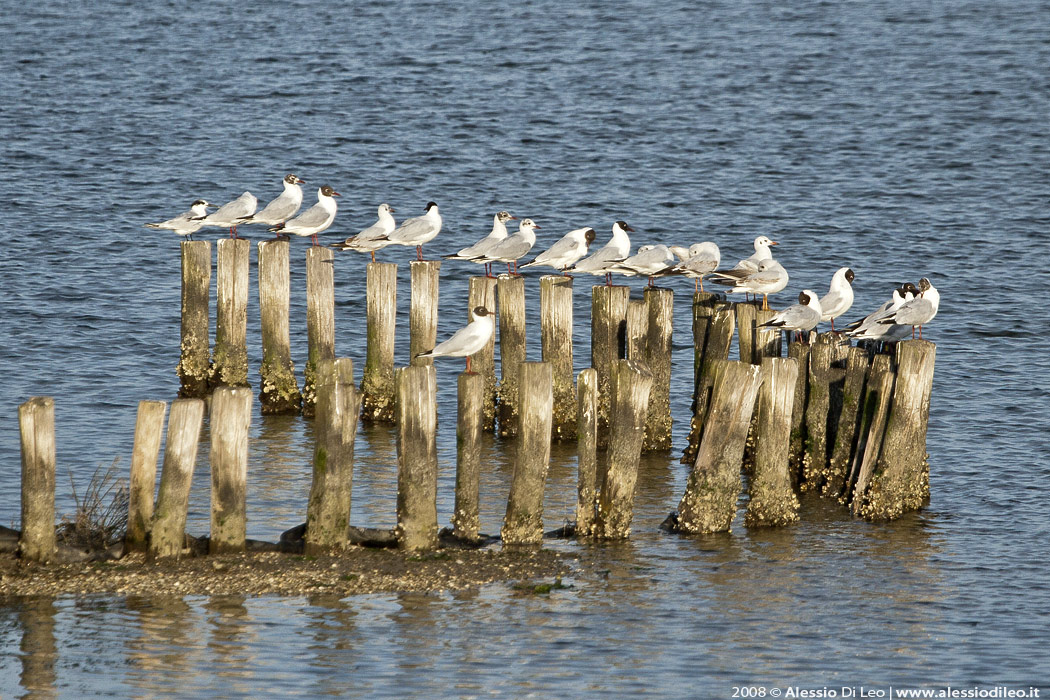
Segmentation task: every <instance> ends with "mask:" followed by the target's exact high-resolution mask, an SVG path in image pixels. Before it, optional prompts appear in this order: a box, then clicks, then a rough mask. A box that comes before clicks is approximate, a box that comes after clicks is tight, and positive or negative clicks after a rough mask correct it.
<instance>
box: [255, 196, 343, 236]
mask: <svg viewBox="0 0 1050 700" xmlns="http://www.w3.org/2000/svg"><path fill="white" fill-rule="evenodd" d="M339 196H340V194H339V193H338V192H336V191H335V190H333V189H332V188H331V187H329V186H328V185H322V186H321V187H320V189H318V190H317V204H315V205H313V206H312V207H310V208H309V209H307V210H306V211H304V212H303V213H302V214H300V215H299V216H297V217H295V218H294V219H290V220H288V221H285V222H284V223H283V224H277V225H276V226H274V227H272V228H271V229H270V231H273V232H274V233H276V234H278V235H280V236H284V237H286V238H287V237H288V234H289V233H294V234H295V235H296V236H310V237H312V238H313V241H314V245H318V243H317V234H319V233H321V232H322V231H324V230H326V229H327V228H328V227H329V226H331V225H332V222H333V221H335V212H336V209H337V208H338V207H337V205H336V203H335V198H336V197H339Z"/></svg>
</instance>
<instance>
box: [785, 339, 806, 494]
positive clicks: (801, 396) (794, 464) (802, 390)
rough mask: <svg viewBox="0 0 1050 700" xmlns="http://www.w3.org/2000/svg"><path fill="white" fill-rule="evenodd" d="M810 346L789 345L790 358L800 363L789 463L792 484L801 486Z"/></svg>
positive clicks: (790, 343)
mask: <svg viewBox="0 0 1050 700" xmlns="http://www.w3.org/2000/svg"><path fill="white" fill-rule="evenodd" d="M809 347H810V346H809V344H808V343H799V342H789V343H788V357H791V358H794V360H795V361H796V362H797V363H798V378H797V379H796V380H795V400H794V402H793V404H792V407H791V438H790V440H789V442H788V463H789V464H790V471H791V483H792V484H793V485H795V486H798V485H799V482H800V481H801V480H802V458H803V455H804V454H805V446H806V442H805V441H806V421H805V418H806V399H807V397H808V396H809Z"/></svg>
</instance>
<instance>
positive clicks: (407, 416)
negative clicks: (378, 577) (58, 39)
mask: <svg viewBox="0 0 1050 700" xmlns="http://www.w3.org/2000/svg"><path fill="white" fill-rule="evenodd" d="M394 377H395V379H394V381H395V384H396V386H397V424H398V425H397V428H398V440H397V527H396V528H395V531H394V533H395V535H396V537H397V544H398V547H399V548H400V549H405V550H427V549H434V548H435V547H437V544H438V524H437V374H436V373H435V371H434V366H433V365H418V366H416V367H399V368H398V369H397V372H395V373H394Z"/></svg>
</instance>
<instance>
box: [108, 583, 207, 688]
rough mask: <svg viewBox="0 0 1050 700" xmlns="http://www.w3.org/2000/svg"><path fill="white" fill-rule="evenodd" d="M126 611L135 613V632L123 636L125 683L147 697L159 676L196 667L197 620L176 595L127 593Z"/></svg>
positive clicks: (190, 671) (184, 672)
mask: <svg viewBox="0 0 1050 700" xmlns="http://www.w3.org/2000/svg"><path fill="white" fill-rule="evenodd" d="M126 605H127V609H128V611H129V612H132V613H137V623H138V624H137V630H136V631H137V635H136V634H128V635H126V637H125V640H126V641H125V654H126V656H127V659H128V661H129V666H130V667H129V670H128V682H129V683H130V684H131V685H132V686H134V687H136V688H140V689H141V690H143V691H146V694H147V696H148V695H150V694H152V692H153V691H154V690H155V688H156V686H157V682H158V678H159V677H164V676H168V677H179V676H184V675H192V674H195V673H196V670H197V669H198V668H199V667H200V661H201V660H200V658H199V652H200V650H201V648H202V644H201V630H200V628H199V625H200V620H199V619H198V616H197V615H196V614H195V613H194V612H193V610H192V608H191V607H190V605H189V604H188V603H187V602H186V601H185V600H184V599H183V598H181V597H179V596H128V597H127V599H126Z"/></svg>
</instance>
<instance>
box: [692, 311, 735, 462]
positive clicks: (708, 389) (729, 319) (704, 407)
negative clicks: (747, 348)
mask: <svg viewBox="0 0 1050 700" xmlns="http://www.w3.org/2000/svg"><path fill="white" fill-rule="evenodd" d="M733 319H734V314H733V308H732V307H731V306H723V307H721V308H716V309H715V310H714V312H713V313H712V314H711V316H710V318H709V319H708V322H707V328H706V331H705V332H704V349H703V354H702V358H703V362H702V364H701V365H700V371H699V373H698V374H697V379H696V393H695V396H696V399H695V401H694V404H693V417H692V420H691V422H690V425H689V442H688V444H687V445H686V447H685V451H684V453H683V455H682V460H681V461H682V464H694V463H695V462H696V455H697V453H698V451H699V449H700V445H701V444H702V443H703V438H704V431H705V430H706V427H705V423H706V422H707V413H708V407H709V406H710V404H711V396H712V388H713V387H714V379H715V367H716V365H717V364H718V363H720V362H724V361H727V360H728V358H729V349H730V346H731V344H732V341H733V326H734V322H733Z"/></svg>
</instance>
